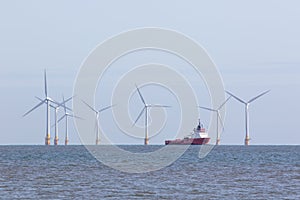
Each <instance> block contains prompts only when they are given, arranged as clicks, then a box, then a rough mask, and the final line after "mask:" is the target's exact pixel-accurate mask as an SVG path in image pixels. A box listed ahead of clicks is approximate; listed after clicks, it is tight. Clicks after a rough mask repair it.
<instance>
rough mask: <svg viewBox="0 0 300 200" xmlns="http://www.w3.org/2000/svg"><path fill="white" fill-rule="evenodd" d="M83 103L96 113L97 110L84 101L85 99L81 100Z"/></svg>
mask: <svg viewBox="0 0 300 200" xmlns="http://www.w3.org/2000/svg"><path fill="white" fill-rule="evenodd" d="M81 101H82V102H83V103H84V104H85V105H87V107H89V108H90V109H91V110H92V111H94V112H96V113H98V111H97V110H95V109H94V108H93V107H92V106H90V105H89V104H88V103H86V102H85V101H83V100H81Z"/></svg>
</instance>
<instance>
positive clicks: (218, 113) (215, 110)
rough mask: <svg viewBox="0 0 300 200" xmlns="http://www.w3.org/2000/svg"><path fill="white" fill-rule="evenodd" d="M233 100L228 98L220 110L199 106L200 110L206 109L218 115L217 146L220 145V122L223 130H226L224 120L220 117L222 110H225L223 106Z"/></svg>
mask: <svg viewBox="0 0 300 200" xmlns="http://www.w3.org/2000/svg"><path fill="white" fill-rule="evenodd" d="M230 98H231V96H230V97H228V98H227V99H226V101H224V102H223V103H222V104H221V105H220V106H219V107H218V108H216V109H214V108H207V107H202V106H199V108H202V109H205V110H209V111H212V112H215V113H216V114H217V141H216V145H219V144H220V133H219V120H220V122H221V125H222V128H224V124H223V122H222V119H221V115H220V110H221V109H222V108H223V106H224V105H225V104H226V103H227V101H228V100H229V99H230Z"/></svg>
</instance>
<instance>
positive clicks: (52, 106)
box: [35, 97, 73, 145]
mask: <svg viewBox="0 0 300 200" xmlns="http://www.w3.org/2000/svg"><path fill="white" fill-rule="evenodd" d="M35 98H37V99H38V100H40V101H41V102H43V100H42V99H41V98H39V97H35ZM72 98H73V97H70V98H68V99H67V100H65V101H64V102H62V103H58V104H57V105H52V104H50V107H51V108H53V109H54V112H55V117H54V120H55V124H54V126H55V137H54V145H58V121H57V120H58V119H57V114H58V110H59V108H60V107H63V106H64V103H67V102H68V101H70V100H71V99H72ZM66 109H67V110H71V109H70V108H68V107H66Z"/></svg>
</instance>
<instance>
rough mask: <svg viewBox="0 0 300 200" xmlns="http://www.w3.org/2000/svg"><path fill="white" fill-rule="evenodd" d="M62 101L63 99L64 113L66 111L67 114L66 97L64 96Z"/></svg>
mask: <svg viewBox="0 0 300 200" xmlns="http://www.w3.org/2000/svg"><path fill="white" fill-rule="evenodd" d="M62 99H63V106H64V111H65V113H67V109H66V103H65V97H64V95H62Z"/></svg>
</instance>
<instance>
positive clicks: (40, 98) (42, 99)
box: [35, 96, 44, 102]
mask: <svg viewBox="0 0 300 200" xmlns="http://www.w3.org/2000/svg"><path fill="white" fill-rule="evenodd" d="M35 98H36V99H38V100H40V102H42V101H44V100H43V99H41V98H40V97H37V96H35Z"/></svg>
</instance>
